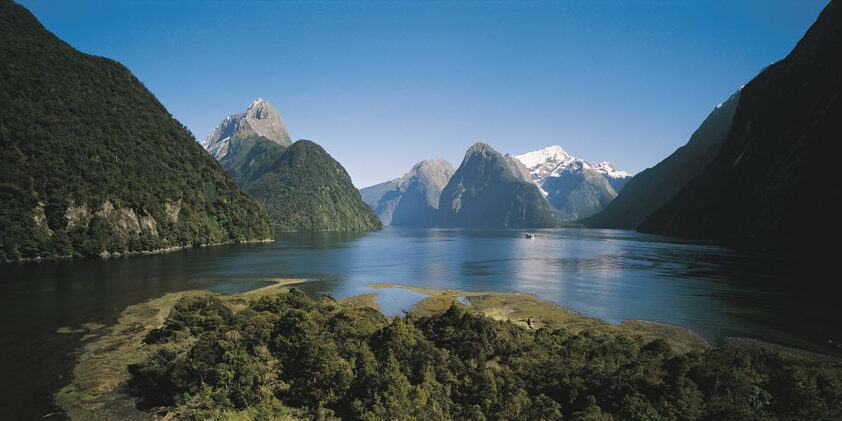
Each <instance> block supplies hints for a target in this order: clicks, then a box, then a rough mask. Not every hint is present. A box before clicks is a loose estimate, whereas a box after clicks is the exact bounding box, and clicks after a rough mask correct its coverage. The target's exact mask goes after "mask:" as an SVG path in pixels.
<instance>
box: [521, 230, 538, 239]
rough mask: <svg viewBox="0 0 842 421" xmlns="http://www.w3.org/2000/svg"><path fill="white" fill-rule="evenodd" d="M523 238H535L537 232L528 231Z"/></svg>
mask: <svg viewBox="0 0 842 421" xmlns="http://www.w3.org/2000/svg"><path fill="white" fill-rule="evenodd" d="M523 238H529V239H533V238H535V234H533V233H531V232H527V233H525V234H523Z"/></svg>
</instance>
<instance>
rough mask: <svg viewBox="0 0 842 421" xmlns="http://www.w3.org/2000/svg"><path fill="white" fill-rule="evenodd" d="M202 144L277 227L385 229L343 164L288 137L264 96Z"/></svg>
mask: <svg viewBox="0 0 842 421" xmlns="http://www.w3.org/2000/svg"><path fill="white" fill-rule="evenodd" d="M202 146H204V147H205V148H207V150H208V152H210V153H211V155H213V156H215V157H216V158H217V159H218V160H219V163H220V164H222V166H223V167H225V169H226V170H228V172H229V173H231V175H232V176H233V177H234V180H235V181H236V183H237V184H238V185H239V186H240V187H242V188H243V189H245V190H246V191H247V192H249V193H250V194H251V195H252V196H253V197H254V198H255V199H257V201H258V202H260V204H261V205H263V207H264V208H265V209H266V211H267V212H268V214H269V217H270V219H271V220H272V223H273V225H274V228H275V230H276V231H374V230H379V229H382V228H383V225H382V224H381V223H380V220H379V219H377V215H376V214H375V213H374V211H372V210H371V208H369V207H368V206H367V205H366V204H365V203H363V201H362V200H361V198H360V193H359V192H358V191H357V189H356V188H355V187H354V185H353V183H351V177H349V176H348V173H347V172H346V171H345V168H343V167H342V165H340V164H339V163H338V162H336V160H334V159H333V158H332V157H331V156H330V155H328V153H327V152H325V150H324V149H322V147H321V146H319V145H317V144H315V143H313V142H311V141H309V140H299V141H297V142H295V143H294V144H293V143H292V142H290V141H289V135H288V134H287V130H286V126H285V125H284V123H283V121H282V120H281V117H280V115H278V112H277V111H275V108H274V107H272V105H271V104H269V103H268V102H266V101H265V100H263V99H262V98H258V99H257V100H256V101H254V102H253V103H252V104H251V105H249V107H248V109H247V110H246V112H245V113H239V114H231V115H229V116H228V117H225V119H224V120H223V121H222V123H221V124H219V125H218V126H216V128H215V129H214V130H213V132H212V133H211V134H210V135H209V136H208V137H207V138H205V140H204V141H203V142H202Z"/></svg>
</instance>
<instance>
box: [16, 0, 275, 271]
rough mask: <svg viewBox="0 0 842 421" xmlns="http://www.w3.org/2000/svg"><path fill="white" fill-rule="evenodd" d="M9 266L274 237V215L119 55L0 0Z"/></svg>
mask: <svg viewBox="0 0 842 421" xmlns="http://www.w3.org/2000/svg"><path fill="white" fill-rule="evenodd" d="M0 28H2V29H0V57H2V60H0V81H2V86H3V87H2V89H0V116H2V117H0V163H2V171H0V261H4V260H17V259H25V258H40V257H64V256H99V255H103V254H108V253H124V252H141V251H151V250H159V249H167V248H172V247H182V246H194V245H201V244H212V243H221V242H236V241H245V240H259V239H266V238H271V237H272V230H271V226H270V224H269V221H268V218H267V216H266V213H265V212H264V211H263V210H262V209H261V207H260V206H259V205H258V204H257V202H255V201H254V199H252V198H251V197H249V196H248V195H247V194H246V193H245V192H243V191H242V190H241V189H240V188H238V187H237V185H236V184H235V183H234V180H233V179H231V177H230V176H229V175H228V174H227V173H226V172H225V170H224V169H223V168H222V167H221V166H220V165H219V164H218V163H217V162H216V161H215V160H214V159H213V158H211V157H210V156H208V154H207V153H205V151H204V150H202V148H201V147H200V146H199V145H198V144H197V143H196V140H195V139H194V138H193V136H192V135H191V134H190V132H189V131H188V130H187V129H186V128H185V127H184V125H182V124H181V123H179V122H178V121H176V120H175V119H174V118H172V116H171V115H170V113H169V112H168V111H167V109H166V108H164V106H163V105H161V103H160V102H158V100H157V99H155V97H154V95H152V93H150V92H149V91H148V90H147V89H146V88H144V86H143V84H142V83H140V81H138V80H137V78H136V77H135V76H134V75H132V73H131V72H130V71H129V70H128V69H126V68H125V67H123V66H122V65H121V64H120V63H117V62H116V61H113V60H109V59H107V58H103V57H96V56H91V55H87V54H84V53H81V52H79V51H77V50H75V49H74V48H72V47H71V46H69V45H68V44H67V43H65V42H63V41H62V40H60V39H58V38H57V37H56V36H54V35H53V34H52V33H50V32H49V31H47V30H46V29H44V27H43V26H41V24H40V23H39V22H38V20H37V19H35V17H34V16H32V14H31V13H29V11H27V10H26V9H25V8H24V7H22V6H20V5H18V4H15V3H13V2H11V1H6V0H3V1H0Z"/></svg>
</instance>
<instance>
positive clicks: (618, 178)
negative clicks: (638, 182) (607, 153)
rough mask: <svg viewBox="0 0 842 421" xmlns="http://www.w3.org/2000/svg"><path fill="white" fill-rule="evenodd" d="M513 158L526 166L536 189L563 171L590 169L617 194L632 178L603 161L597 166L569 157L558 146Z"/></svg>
mask: <svg viewBox="0 0 842 421" xmlns="http://www.w3.org/2000/svg"><path fill="white" fill-rule="evenodd" d="M515 158H517V159H518V160H519V161H520V162H522V163H523V165H525V166H526V168H527V169H528V170H529V173H530V174H531V175H532V181H534V182H535V184H537V185H538V187H541V186H542V185H543V184H544V181H545V180H546V179H547V177H558V176H560V175H561V174H562V173H563V172H564V171H568V172H569V171H570V170H574V171H575V170H578V171H582V170H584V169H591V170H595V171H596V172H598V173H600V174H602V175H603V176H605V178H607V179H608V182H609V183H611V186H612V187H614V190H616V191H617V192H619V191H620V189H621V188H622V187H623V185H625V184H626V182H627V181H629V179H631V177H632V175H631V174H629V173H627V172H625V171H620V170H618V169H616V168H614V166H613V165H611V163H610V162H607V161H603V162H600V163H599V164H597V165H593V164H591V163H589V162H587V161H584V160H581V159H579V158H576V157H575V156H572V155H570V154H569V153H567V151H565V150H564V148H562V147H561V146H558V145H553V146H549V147H546V148H544V149H540V150H537V151H533V152H528V153H525V154H523V155H516V156H515Z"/></svg>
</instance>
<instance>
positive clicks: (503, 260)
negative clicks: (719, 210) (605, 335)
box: [0, 229, 842, 417]
mask: <svg viewBox="0 0 842 421" xmlns="http://www.w3.org/2000/svg"><path fill="white" fill-rule="evenodd" d="M533 232H535V233H536V238H535V239H531V240H530V239H525V238H523V231H518V230H458V229H455V230H446V229H429V230H412V229H387V230H385V231H382V232H375V233H363V234H358V233H296V234H282V235H281V236H280V238H279V240H278V241H277V242H275V243H273V244H254V245H238V246H220V247H208V248H201V249H193V250H187V251H183V252H176V253H172V254H163V255H152V256H140V257H130V258H117V259H111V260H84V261H73V262H70V261H59V262H41V263H25V264H4V265H1V266H0V357H2V361H3V362H0V371H2V372H3V373H4V374H5V376H6V377H7V381H5V382H3V384H2V388H3V389H4V390H3V391H0V396H4V398H2V399H4V401H3V402H0V407H3V408H16V409H14V410H13V412H12V413H10V414H7V415H14V414H15V412H14V411H20V415H21V416H27V417H28V416H31V415H32V414H33V413H40V414H42V415H43V414H46V413H48V412H51V403H50V398H51V396H49V393H47V392H46V391H56V390H58V389H59V388H60V387H62V386H64V385H66V384H68V383H69V381H70V378H69V377H68V375H69V373H70V370H71V368H72V366H73V364H74V362H75V361H74V360H75V354H74V350H76V349H77V348H78V347H79V345H80V344H81V342H80V339H81V337H82V335H83V333H72V334H61V333H57V330H58V329H59V328H62V327H66V328H70V329H78V328H80V327H81V326H82V324H83V323H91V322H93V323H101V324H113V323H114V322H115V321H116V318H117V316H118V315H119V314H120V312H121V311H122V310H123V309H124V308H125V307H126V306H128V305H131V304H136V303H138V302H142V301H145V300H148V299H150V298H153V297H158V296H160V295H162V294H164V293H167V292H173V291H181V290H188V289H208V290H213V291H218V292H222V293H235V292H240V291H244V290H248V289H252V288H255V287H259V286H262V285H265V284H266V282H267V281H268V280H270V279H274V278H308V279H311V281H309V282H306V283H303V284H299V285H297V286H296V287H298V288H300V289H302V290H304V291H305V292H307V293H308V294H310V295H311V296H314V297H315V296H319V295H321V294H330V295H332V296H333V297H335V298H343V297H347V296H351V295H357V294H361V293H371V292H379V293H381V297H379V299H378V303H379V304H380V305H381V307H382V309H383V311H384V313H386V314H400V312H401V310H403V309H409V308H410V307H411V306H412V304H413V303H414V302H415V301H417V300H418V299H420V298H423V295H422V294H417V293H408V292H405V291H404V290H399V289H391V290H373V289H370V288H367V287H366V286H365V285H368V284H372V283H394V284H400V285H408V286H414V287H421V288H432V289H459V290H466V291H476V292H482V291H499V292H522V293H529V294H532V295H534V296H536V297H539V298H542V299H546V300H550V301H552V302H555V303H557V304H559V305H561V306H563V307H565V308H568V309H570V310H573V311H576V312H580V313H583V314H586V315H588V316H594V317H599V318H602V319H604V320H607V321H609V322H612V323H618V322H620V321H623V320H631V319H638V320H648V321H655V322H662V323H669V324H675V325H680V326H684V327H687V328H689V329H692V330H693V331H695V332H697V333H699V334H700V335H702V336H703V337H704V338H705V339H707V340H708V341H710V342H712V343H714V344H715V343H716V342H717V341H719V340H720V339H722V338H724V337H727V336H747V337H751V338H757V339H762V340H767V341H771V342H776V343H782V344H787V345H794V346H798V347H806V348H812V349H817V350H822V351H824V352H834V349H835V348H834V345H835V344H836V343H837V341H838V340H842V337H840V335H839V330H838V327H837V325H836V324H835V322H834V321H833V320H834V319H833V318H828V313H829V311H830V310H829V308H830V307H828V306H830V305H831V304H832V303H829V301H830V299H829V298H828V299H827V300H828V303H823V302H817V301H816V298H815V297H816V296H821V294H816V293H815V292H810V291H807V290H803V289H802V286H801V285H789V286H787V284H786V282H785V281H786V276H787V275H786V273H787V271H788V270H790V269H791V268H789V267H788V266H787V264H786V262H781V261H777V260H775V259H769V258H766V257H764V256H762V255H754V254H749V253H745V252H740V251H735V250H730V249H726V248H721V247H714V246H710V245H705V244H698V243H697V244H690V243H677V242H675V241H674V240H669V239H666V238H664V237H658V236H651V235H644V234H639V233H635V232H631V231H612V230H587V229H554V230H538V231H533ZM825 295H827V294H825ZM811 296H812V298H808V297H811ZM805 326H807V328H805ZM828 340H832V341H833V343H832V344H829V343H828ZM837 352H838V351H837ZM12 362H14V363H12ZM7 388H9V389H14V390H15V391H17V392H16V393H12V392H11V390H5V389H7ZM50 393H52V392H50ZM11 397H14V400H15V401H14V402H6V401H5V399H12V398H11Z"/></svg>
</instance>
